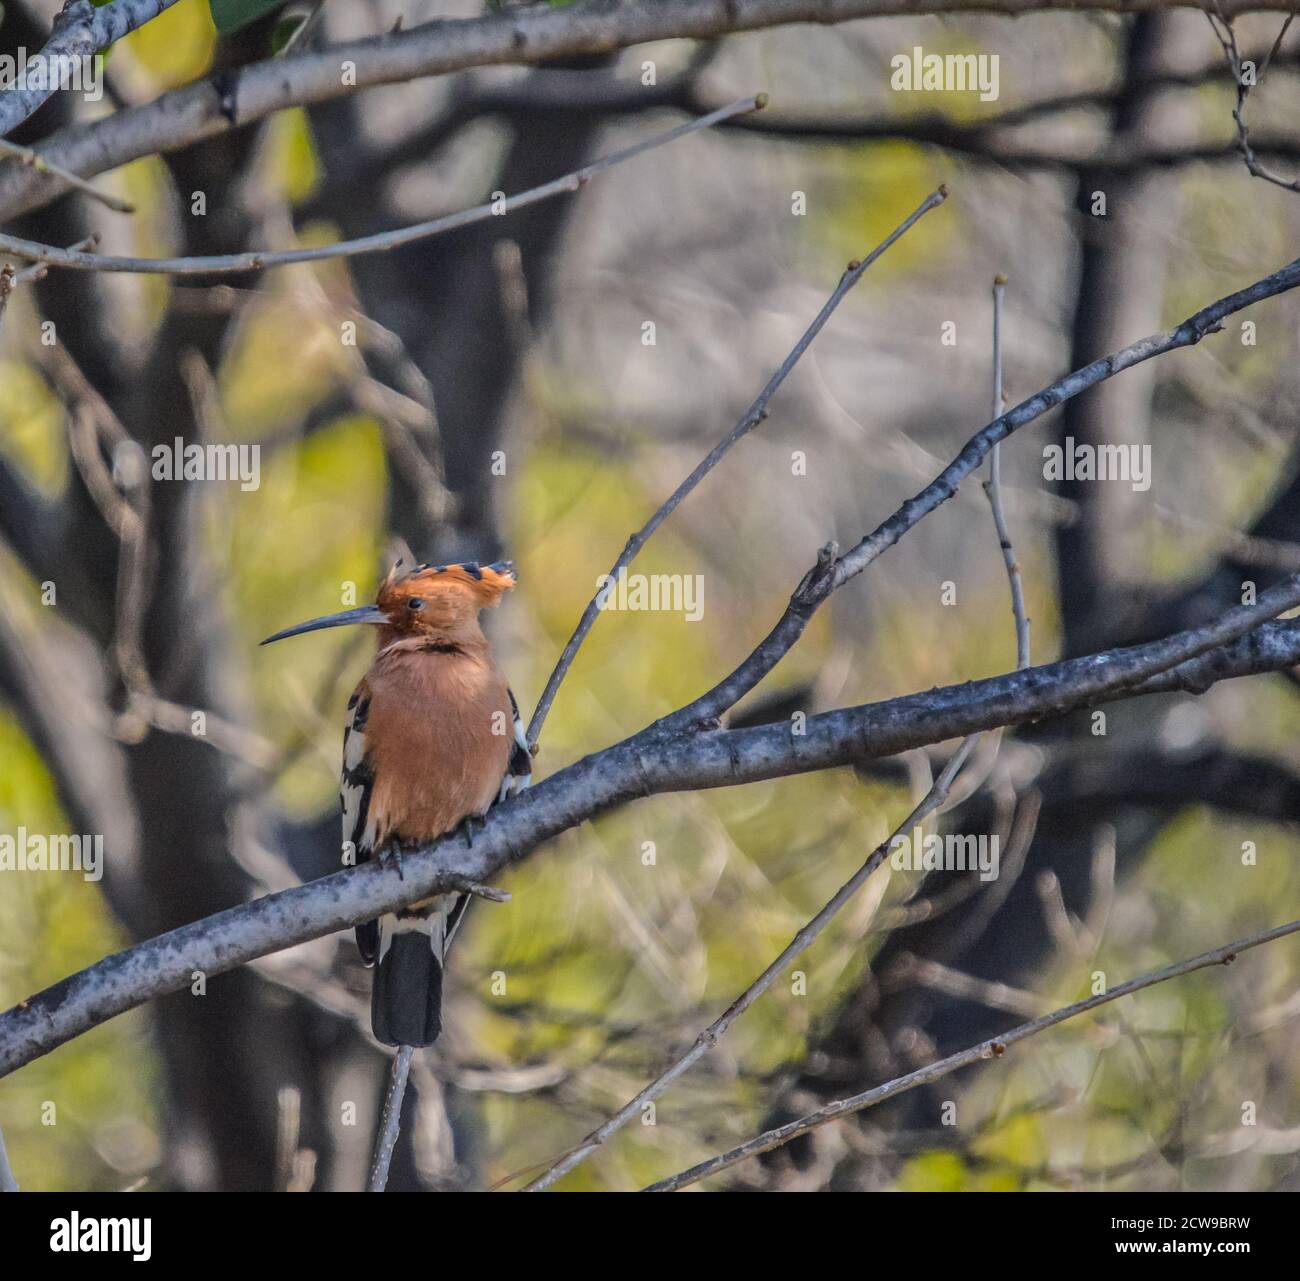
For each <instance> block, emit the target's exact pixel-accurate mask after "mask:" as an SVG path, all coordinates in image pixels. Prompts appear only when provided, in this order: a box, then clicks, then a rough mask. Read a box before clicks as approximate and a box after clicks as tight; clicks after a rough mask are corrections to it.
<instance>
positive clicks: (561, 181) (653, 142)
mask: <svg viewBox="0 0 1300 1281" xmlns="http://www.w3.org/2000/svg"><path fill="white" fill-rule="evenodd" d="M766 101H767V99H766V95H764V94H759V95H758V96H757V97H752V98H741V99H740V100H738V101H736V102H733V103H730V104H729V105H728V106H725V107H720V108H719V109H718V110H717V111H713V112H710V113H709V114H708V115H707V116H701V117H699V118H698V119H696V120H688V121H687V122H686V123H685V124H681V125H678V126H677V127H676V128H673V129H669V130H666V131H665V132H663V133H658V134H655V135H654V136H653V137H650V138H646V139H644V140H643V141H642V142H638V143H635V144H634V145H632V146H630V147H625V148H624V149H623V150H622V151H616V152H614V153H613V154H612V155H608V156H602V157H601V159H599V160H594V161H592V163H591V164H589V165H583V167H582V168H581V169H575V170H574V171H573V172H572V173H568V174H565V175H564V176H563V177H562V178H554V179H552V180H551V181H550V182H546V183H543V184H542V185H541V186H539V187H533V188H532V189H531V190H529V191H522V192H520V193H519V194H518V195H515V196H508V197H503V198H502V199H501V200H490V201H488V202H487V203H486V204H482V205H476V206H475V207H474V208H472V209H463V210H461V211H460V212H459V213H454V214H446V215H444V216H443V217H441V218H431V219H429V220H427V221H425V222H417V223H415V224H413V225H412V226H409V227H398V228H395V229H394V230H392V231H381V232H377V233H376V234H375V235H372V236H361V237H358V238H357V239H355V240H341V241H338V242H336V243H335V244H332V245H313V246H310V247H308V248H303V249H283V250H272V249H259V250H255V251H252V252H249V253H239V254H214V255H212V256H210V257H186V258H131V257H123V256H121V255H117V254H96V253H81V252H77V251H74V250H70V249H59V248H57V247H56V246H54V245H42V244H39V243H37V242H36V241H34V240H23V239H20V238H19V237H17V236H5V235H0V253H11V254H14V255H15V256H17V257H19V258H26V259H28V260H30V261H32V262H42V263H45V264H46V265H47V266H50V267H64V268H68V269H69V270H72V271H123V272H134V273H144V274H152V275H168V276H209V275H213V274H216V273H225V272H244V271H262V270H264V269H266V268H268V267H284V266H288V265H291V264H293V263H303V262H323V261H326V260H327V259H331V258H353V257H356V256H358V255H360V254H373V253H384V252H386V251H387V250H390V249H396V248H398V246H400V245H409V244H410V243H411V242H412V241H416V240H425V239H428V237H430V236H440V235H443V234H444V233H446V232H449V231H456V230H458V229H459V228H461V227H468V226H471V225H472V224H474V223H478V222H486V221H487V220H488V219H489V218H497V217H502V216H504V215H505V214H509V213H514V212H515V210H517V209H524V208H526V207H527V206H529V205H535V204H539V203H540V202H541V201H543V200H550V199H552V198H553V197H555V196H562V195H565V194H567V193H569V192H574V191H578V190H579V189H580V188H582V187H584V186H585V185H586V184H587V183H589V182H590V181H591V180H592V178H594V177H595V176H596V175H597V174H598V173H601V172H603V171H604V170H606V169H610V168H612V167H613V166H615V165H618V164H622V163H623V161H625V160H631V159H633V158H634V157H636V156H640V155H642V154H644V153H645V152H647V151H651V150H653V149H654V148H655V147H662V146H663V145H664V144H665V143H669V142H675V141H676V140H677V139H678V138H684V137H685V136H686V135H687V134H691V133H698V132H699V131H700V130H701V129H708V128H709V127H710V126H712V125H716V124H718V123H719V122H721V121H723V120H729V119H730V118H731V117H732V116H738V115H741V114H743V113H744V112H747V111H758V110H760V109H761V108H762V107H763V105H764V104H765V102H766Z"/></svg>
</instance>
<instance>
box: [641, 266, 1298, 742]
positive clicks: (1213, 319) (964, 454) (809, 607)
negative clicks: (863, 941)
mask: <svg viewBox="0 0 1300 1281" xmlns="http://www.w3.org/2000/svg"><path fill="white" fill-rule="evenodd" d="M1297 285H1300V258H1297V259H1296V260H1295V261H1293V262H1291V263H1288V264H1287V265H1286V266H1285V267H1283V268H1281V270H1279V271H1276V272H1274V273H1273V274H1272V275H1271V276H1266V277H1265V278H1264V279H1263V280H1260V281H1257V282H1256V283H1255V284H1253V285H1250V286H1248V287H1247V288H1245V289H1242V290H1239V291H1238V292H1237V293H1235V294H1230V295H1229V296H1228V297H1226V298H1221V299H1219V300H1218V301H1217V302H1214V303H1211V304H1210V305H1209V306H1208V307H1204V308H1202V309H1201V310H1200V311H1198V312H1196V313H1195V315H1192V316H1189V317H1188V318H1187V319H1186V320H1184V321H1183V322H1182V324H1181V325H1177V326H1175V327H1174V328H1173V329H1170V330H1168V331H1166V332H1165V333H1161V334H1152V335H1151V336H1150V337H1148V338H1143V339H1140V340H1139V341H1138V342H1135V343H1132V344H1131V345H1130V346H1128V347H1124V348H1123V349H1121V350H1120V351H1117V352H1114V353H1112V354H1111V355H1109V356H1103V357H1102V358H1101V359H1100V360H1094V361H1093V362H1092V363H1091V364H1090V365H1085V366H1084V367H1083V368H1082V369H1078V370H1076V371H1075V372H1074V373H1072V374H1067V375H1066V376H1065V377H1064V378H1059V379H1057V381H1056V382H1054V383H1052V385H1051V386H1050V387H1047V388H1045V389H1044V390H1042V391H1040V392H1037V393H1036V394H1034V395H1033V396H1030V397H1029V399H1028V400H1024V401H1021V403H1020V404H1019V405H1017V406H1016V407H1015V408H1014V409H1012V410H1010V411H1008V412H1007V413H1005V414H1003V415H1002V416H1001V417H1000V418H996V419H994V420H993V422H991V423H989V424H988V425H987V426H986V427H983V428H981V429H980V430H979V431H978V432H976V434H975V435H974V436H972V437H971V438H970V440H969V441H967V442H966V445H965V447H964V448H963V449H962V451H961V453H959V454H958V455H957V457H956V458H954V459H953V461H952V462H951V463H949V464H948V466H947V467H945V468H944V469H943V471H942V472H940V473H939V475H938V476H936V477H935V479H934V480H933V481H931V482H930V484H929V485H927V486H926V487H925V488H924V489H923V490H922V491H921V492H920V493H919V494H917V495H916V496H915V497H914V498H910V499H908V500H907V502H905V503H904V504H903V505H902V506H901V507H900V508H899V509H898V510H897V511H896V512H895V513H894V514H893V515H892V516H890V517H889V519H888V520H886V521H884V522H883V523H882V524H881V525H879V526H877V528H876V529H875V530H873V531H872V532H871V533H870V534H868V535H867V536H866V537H865V538H864V539H862V541H861V542H859V543H858V544H857V546H856V547H853V548H852V549H850V550H849V551H848V552H846V553H844V555H842V556H840V555H839V554H838V551H837V550H836V551H834V552H832V551H830V549H829V548H823V551H822V557H820V558H819V561H818V564H817V565H815V566H814V567H813V568H812V569H811V570H809V571H808V574H807V575H806V576H805V578H804V580H803V582H801V583H800V584H799V586H798V587H797V588H796V589H795V592H794V594H793V595H792V596H791V598H790V604H789V606H788V607H787V608H786V611H785V613H784V615H782V617H781V619H780V620H779V621H778V622H777V624H776V626H775V627H773V628H772V630H771V631H770V632H769V633H768V635H767V637H766V638H765V639H764V640H763V642H762V643H761V644H760V645H759V646H758V648H757V649H755V650H754V651H753V653H751V654H750V655H749V657H748V658H746V659H745V661H744V662H743V663H741V664H740V666H739V667H737V668H736V669H735V671H733V672H732V673H731V675H730V676H728V677H726V679H725V680H723V681H721V682H720V683H719V684H717V685H715V686H714V687H713V689H711V690H709V691H708V692H707V693H706V694H703V695H702V696H701V697H700V698H698V699H696V700H695V701H694V702H693V703H691V704H690V705H689V706H687V707H684V708H681V709H679V710H678V711H676V712H672V713H671V714H670V715H668V716H667V717H665V718H664V719H663V720H662V721H660V722H659V726H660V727H661V728H663V729H672V728H679V727H682V726H686V725H690V724H698V725H709V724H713V723H716V721H717V719H718V718H719V717H720V716H721V715H722V714H723V713H724V712H726V711H727V710H728V709H729V708H732V707H734V706H735V705H736V704H737V703H738V702H739V701H740V700H741V699H742V698H743V697H744V696H745V695H746V694H747V693H749V691H750V690H751V689H753V688H754V686H755V685H757V684H758V683H759V681H761V680H762V679H763V677H765V676H766V675H767V674H768V672H770V671H771V670H772V669H773V668H774V667H775V666H776V664H777V663H778V662H780V660H781V659H782V658H783V657H784V656H785V654H787V653H788V652H789V650H790V648H791V647H792V646H793V645H794V644H795V642H796V641H797V640H798V639H799V637H800V636H801V635H802V634H803V630H804V628H805V627H806V626H807V625H808V621H809V620H810V619H811V618H812V616H813V614H814V613H816V611H817V609H818V608H820V606H821V605H822V604H823V602H824V601H826V599H827V598H828V597H829V596H830V595H831V593H832V592H834V591H835V590H836V589H837V588H839V587H841V586H843V585H844V584H845V583H846V582H848V581H849V579H851V578H855V577H856V576H857V575H858V574H860V573H861V572H862V571H863V570H864V569H866V568H867V566H868V565H870V564H871V563H872V562H873V561H875V560H876V559H877V558H878V557H880V556H881V555H883V553H884V552H886V551H888V550H889V548H891V547H892V546H893V545H894V544H895V543H896V542H898V540H899V539H900V538H902V537H903V535H904V534H906V533H907V532H908V530H910V529H911V528H912V527H913V526H914V525H916V524H917V523H918V522H919V521H921V520H922V519H924V518H925V517H926V516H928V515H929V514H930V513H931V512H932V511H934V510H935V509H936V508H937V507H940V506H942V504H944V503H946V502H947V501H948V500H949V499H950V498H951V497H952V496H953V495H954V494H955V493H956V492H957V488H958V486H959V485H960V484H961V482H962V481H963V480H965V479H966V477H967V476H969V475H970V474H971V473H972V472H973V471H974V470H975V469H976V468H977V467H978V466H979V465H980V463H981V462H982V461H983V460H984V458H985V456H986V455H987V454H988V453H989V452H990V450H991V449H992V448H993V446H994V445H996V444H997V443H998V442H999V441H1001V440H1005V439H1006V438H1007V437H1008V436H1010V435H1011V434H1012V433H1013V432H1015V431H1017V430H1018V429H1019V428H1021V427H1023V426H1024V425H1025V424H1026V423H1030V422H1033V421H1034V419H1036V418H1041V417H1042V415H1043V414H1045V413H1047V412H1048V411H1049V410H1051V409H1054V408H1056V406H1057V405H1059V404H1061V403H1062V402H1064V401H1067V400H1070V399H1072V398H1073V397H1075V396H1077V395H1079V394H1080V393H1081V392H1083V391H1086V390H1087V389H1088V388H1089V387H1094V386H1096V385H1097V384H1098V383H1101V382H1105V381H1106V379H1108V378H1113V377H1114V376H1115V375H1116V374H1118V373H1120V372H1121V371H1123V370H1125V369H1131V368H1132V367H1133V366H1134V365H1139V364H1142V363H1143V362H1144V361H1147V360H1150V359H1152V357H1154V356H1159V355H1162V354H1164V353H1165V352H1169V351H1175V350H1177V349H1178V348H1180V347H1192V346H1195V345H1196V344H1197V343H1199V342H1200V341H1201V339H1202V338H1204V337H1205V336H1206V335H1207V334H1211V333H1215V332H1217V331H1218V330H1219V329H1221V328H1222V325H1223V321H1224V319H1225V318H1226V317H1228V316H1230V315H1233V314H1234V313H1236V312H1238V311H1241V310H1243V309H1244V308H1246V307H1249V306H1250V305H1251V304H1252V303H1255V302H1259V301H1260V300H1261V299H1264V298H1272V297H1274V296H1275V295H1277V294H1281V293H1285V292H1287V291H1288V290H1291V289H1294V288H1295V287H1296V286H1297ZM831 546H832V547H833V544H832V545H831Z"/></svg>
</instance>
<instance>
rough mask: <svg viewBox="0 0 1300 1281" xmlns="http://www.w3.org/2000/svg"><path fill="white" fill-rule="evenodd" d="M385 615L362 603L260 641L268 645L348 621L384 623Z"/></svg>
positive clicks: (385, 620) (374, 607)
mask: <svg viewBox="0 0 1300 1281" xmlns="http://www.w3.org/2000/svg"><path fill="white" fill-rule="evenodd" d="M386 622H388V618H387V616H386V615H385V614H384V611H383V610H382V609H380V608H379V607H378V606H376V605H363V606H362V607H361V608H360V609H345V610H344V611H343V612H342V613H341V614H326V615H325V617H324V618H313V619H310V620H309V621H308V622H305V623H299V624H298V625H297V627H286V628H285V629H284V631H282V632H276V634H275V635H274V636H268V637H267V638H266V639H265V640H264V641H262V642H261V643H262V644H263V645H269V644H270V643H271V642H272V641H278V640H284V639H285V637H287V636H301V635H302V634H303V632H318V631H320V629H321V628H322V627H346V626H347V625H348V624H349V623H386Z"/></svg>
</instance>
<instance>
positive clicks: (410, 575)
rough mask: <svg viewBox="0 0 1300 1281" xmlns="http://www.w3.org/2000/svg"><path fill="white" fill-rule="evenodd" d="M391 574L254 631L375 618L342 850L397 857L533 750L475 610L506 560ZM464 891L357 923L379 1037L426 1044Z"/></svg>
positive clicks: (511, 772) (351, 721)
mask: <svg viewBox="0 0 1300 1281" xmlns="http://www.w3.org/2000/svg"><path fill="white" fill-rule="evenodd" d="M401 564H402V562H401V561H398V563H397V564H396V565H394V566H393V568H392V570H391V571H390V572H389V575H388V577H387V579H385V581H384V583H383V585H382V586H381V587H380V589H379V595H378V599H377V600H376V602H375V604H374V605H369V606H364V607H362V608H360V609H350V610H345V611H344V612H343V613H341V614H330V615H328V616H327V617H325V618H314V619H312V620H311V621H310V622H306V623H299V624H298V626H297V627H289V628H286V629H285V630H284V631H282V632H277V633H276V634H275V635H274V636H268V637H267V638H266V640H264V641H263V642H262V644H263V645H269V644H270V643H271V642H272V641H278V640H284V638H285V637H287V636H298V635H301V634H302V633H303V632H312V631H316V630H317V629H319V628H322V627H341V626H344V625H345V624H348V623H372V624H374V625H375V626H377V627H378V628H379V640H378V645H377V647H376V651H375V658H374V662H372V663H371V665H370V670H369V671H368V672H367V673H366V674H365V676H364V677H363V678H362V679H361V683H360V684H359V685H358V686H357V688H356V691H355V692H354V693H353V695H352V698H351V700H350V701H349V702H348V713H347V726H346V728H345V729H344V732H343V773H342V779H341V781H340V784H339V801H340V803H341V804H342V807H343V842H344V846H343V848H344V850H345V851H351V852H354V853H355V858H356V861H357V862H358V863H363V862H367V861H369V860H370V859H371V858H373V857H377V858H379V859H381V860H387V859H389V858H393V859H396V860H397V864H398V867H399V868H400V867H401V851H402V848H403V847H404V846H405V847H408V848H409V847H412V846H416V845H421V844H424V843H426V842H428V841H431V840H434V839H435V838H437V837H439V836H443V835H445V834H446V833H447V832H450V831H452V830H454V829H455V828H457V827H460V826H461V825H462V824H464V825H466V831H467V834H468V835H469V837H470V839H471V840H472V839H473V826H472V825H473V823H474V821H475V820H481V819H482V817H483V815H484V814H486V813H487V811H488V810H489V809H490V808H491V806H492V805H494V804H495V803H497V802H498V801H502V800H504V799H505V798H506V797H507V796H513V795H514V794H515V793H516V792H518V791H520V790H522V789H523V788H525V787H527V786H528V783H529V782H530V779H531V774H532V757H531V755H530V753H529V751H528V744H527V740H526V738H525V736H524V728H523V722H522V721H521V720H520V717H519V705H518V703H516V702H515V696H514V694H513V693H512V692H511V690H510V687H509V685H507V684H506V679H505V677H504V676H502V674H501V672H500V671H499V670H498V669H497V666H496V664H495V663H494V662H493V661H492V653H491V650H490V649H489V647H488V642H487V638H486V637H485V636H484V635H483V632H482V630H481V628H480V627H479V617H478V616H479V611H480V610H481V609H483V608H484V607H486V606H495V605H498V604H500V601H501V597H502V596H503V595H504V594H505V593H506V592H508V591H509V590H510V589H511V588H512V587H513V586H514V585H515V581H516V580H515V570H514V565H513V564H512V563H511V562H510V561H498V562H497V563H496V564H493V565H479V564H477V563H476V562H475V561H467V562H465V563H464V564H458V565H432V566H430V565H417V566H416V567H415V568H414V569H412V570H410V571H409V572H407V573H404V574H403V573H401V572H400V569H401ZM468 906H469V895H467V894H455V893H453V894H438V895H435V896H434V897H432V898H429V899H424V900H423V901H421V902H419V903H413V904H411V906H410V907H407V908H403V909H402V910H401V911H399V912H397V913H395V914H390V915H386V916H383V917H381V918H380V919H379V920H377V921H367V922H366V923H365V924H363V925H358V926H357V930H356V933H357V947H358V948H359V949H360V951H361V959H362V960H363V961H364V962H365V964H366V965H367V966H372V965H375V964H376V962H378V968H377V969H376V970H375V975H374V982H373V984H372V987H371V1000H370V1018H371V1025H372V1027H373V1029H374V1033H375V1036H376V1038H377V1039H378V1040H380V1041H381V1042H383V1043H384V1044H386V1045H414V1046H421V1045H432V1044H433V1042H434V1041H436V1040H437V1038H438V1033H439V1032H440V1031H441V1030H442V971H443V964H444V962H445V960H446V955H447V948H448V946H449V945H450V944H451V940H452V936H453V935H454V934H455V932H456V930H457V928H458V927H459V925H460V923H461V921H462V920H463V919H464V915H465V909H466V908H467V907H468Z"/></svg>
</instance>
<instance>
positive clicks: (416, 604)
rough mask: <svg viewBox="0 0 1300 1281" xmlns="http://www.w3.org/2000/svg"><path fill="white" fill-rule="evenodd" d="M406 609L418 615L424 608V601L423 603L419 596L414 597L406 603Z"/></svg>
mask: <svg viewBox="0 0 1300 1281" xmlns="http://www.w3.org/2000/svg"><path fill="white" fill-rule="evenodd" d="M406 608H407V609H409V610H410V611H411V613H413V614H418V613H419V612H420V610H422V609H423V608H424V601H422V600H421V599H420V597H418V596H412V597H411V599H410V600H408V601H407V602H406Z"/></svg>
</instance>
